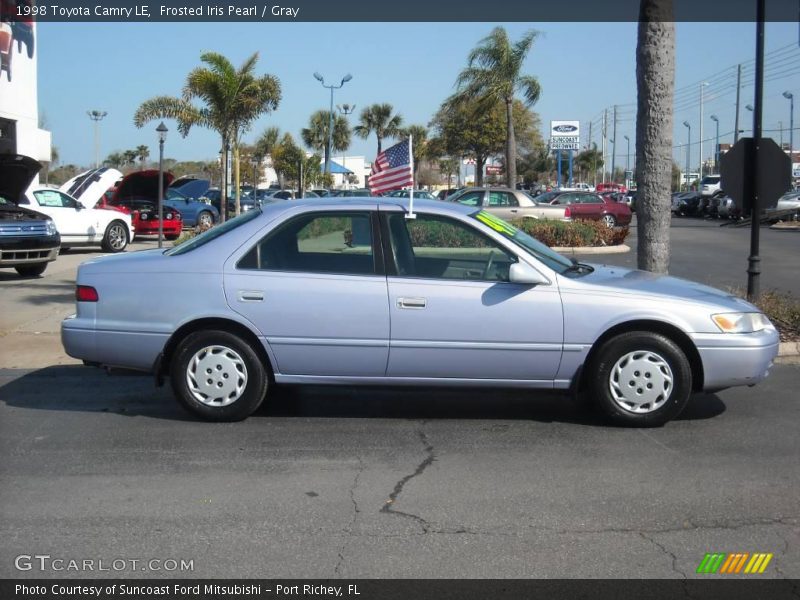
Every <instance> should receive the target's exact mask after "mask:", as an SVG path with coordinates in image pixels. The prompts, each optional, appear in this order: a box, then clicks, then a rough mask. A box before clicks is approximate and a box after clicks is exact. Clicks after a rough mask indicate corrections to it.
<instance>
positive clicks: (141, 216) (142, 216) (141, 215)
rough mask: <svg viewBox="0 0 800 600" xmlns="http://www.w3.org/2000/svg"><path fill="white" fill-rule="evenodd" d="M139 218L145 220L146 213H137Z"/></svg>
mask: <svg viewBox="0 0 800 600" xmlns="http://www.w3.org/2000/svg"><path fill="white" fill-rule="evenodd" d="M139 218H140V219H141V220H142V221H147V213H142V214H140V215H139Z"/></svg>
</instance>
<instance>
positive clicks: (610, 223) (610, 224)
mask: <svg viewBox="0 0 800 600" xmlns="http://www.w3.org/2000/svg"><path fill="white" fill-rule="evenodd" d="M603 222H604V223H605V224H606V227H613V226H614V217H612V216H611V215H606V216H605V217H603Z"/></svg>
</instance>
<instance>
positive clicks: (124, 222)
mask: <svg viewBox="0 0 800 600" xmlns="http://www.w3.org/2000/svg"><path fill="white" fill-rule="evenodd" d="M121 176H122V174H121V173H120V172H119V171H117V170H116V169H94V170H92V171H87V172H86V173H82V174H81V175H78V176H77V177H75V178H73V179H71V180H70V181H68V182H67V183H65V184H64V185H63V186H62V187H61V188H60V189H54V188H50V187H45V186H39V187H34V188H32V189H30V190H28V193H27V194H26V198H25V200H26V201H27V204H28V207H29V208H31V209H33V210H35V211H38V212H40V213H43V214H46V215H47V216H49V217H51V218H52V219H53V221H54V222H55V224H56V229H58V232H59V233H60V234H61V247H62V249H67V248H70V247H73V246H95V245H97V246H100V247H102V249H103V250H104V251H105V252H122V251H123V250H125V248H126V247H127V246H128V243H129V242H130V240H131V239H132V238H133V228H132V226H131V217H130V215H128V214H125V213H123V212H120V211H117V210H109V209H103V208H94V206H95V204H97V202H98V200H99V199H100V198H101V197H102V195H103V193H104V192H105V191H106V190H108V188H110V187H111V186H112V185H114V182H116V181H117V180H118V179H119V178H120V177H121Z"/></svg>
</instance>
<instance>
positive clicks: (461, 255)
mask: <svg viewBox="0 0 800 600" xmlns="http://www.w3.org/2000/svg"><path fill="white" fill-rule="evenodd" d="M414 208H415V212H416V218H407V217H408V216H409V215H407V201H406V200H403V199H394V198H351V199H340V198H335V199H330V200H324V199H322V200H321V199H314V200H313V201H304V200H300V201H297V202H279V203H274V204H268V205H266V206H264V207H263V208H259V209H256V210H253V211H250V212H248V213H246V214H243V215H241V216H240V217H237V218H235V219H233V220H230V221H228V222H227V223H225V224H223V225H220V226H218V227H215V228H213V229H210V230H209V231H207V232H205V233H204V234H202V235H200V236H198V237H196V238H194V239H192V240H189V241H186V242H184V243H182V244H180V245H178V246H176V247H174V248H172V249H170V250H166V251H162V250H157V249H156V250H147V251H142V252H135V253H133V254H127V255H116V256H105V257H102V258H96V259H93V260H90V261H88V262H85V263H83V264H82V265H81V266H80V268H79V270H78V279H77V291H76V295H77V311H78V312H77V315H74V316H72V317H70V318H68V319H66V320H64V322H63V323H62V327H61V336H62V341H63V343H64V347H65V348H66V351H67V353H68V354H69V355H70V356H73V357H75V358H80V359H83V360H84V361H85V362H87V363H89V364H95V365H108V366H118V367H126V368H133V369H141V370H145V371H155V373H156V376H157V378H158V380H159V381H160V380H161V379H162V378H163V377H164V376H167V375H168V376H169V378H170V379H171V382H172V387H173V390H174V392H175V395H176V396H177V398H178V400H179V401H180V402H181V404H182V405H183V406H184V407H186V408H187V409H188V410H190V411H192V412H194V413H196V414H198V415H200V416H202V417H204V418H206V419H211V420H220V421H228V420H237V419H242V418H245V417H247V416H248V415H249V414H251V413H252V412H253V411H254V410H256V408H258V406H259V405H260V404H261V402H262V401H263V400H264V398H265V397H266V395H267V391H268V388H269V386H270V385H272V384H274V383H278V384H280V383H295V384H297V383H315V384H319V383H322V384H346V385H359V384H371V385H375V384H386V385H398V384H411V385H419V384H424V385H431V384H434V385H435V384H442V385H451V386H452V385H463V386H490V387H521V388H542V389H560V390H565V391H573V392H575V391H585V392H586V394H587V396H588V397H589V398H591V399H592V400H593V401H594V402H595V403H596V404H597V405H598V406H599V407H601V408H602V409H603V410H604V411H605V412H606V413H607V414H608V415H609V416H610V417H611V418H612V419H614V420H616V421H617V422H621V423H624V424H630V425H640V426H647V425H657V424H661V423H664V422H666V421H668V420H669V419H671V418H673V417H675V416H676V415H678V413H680V412H681V410H682V409H683V408H684V406H685V405H686V403H687V401H688V398H689V395H690V393H691V392H692V391H693V390H695V391H697V390H707V391H709V390H719V389H722V388H726V387H729V386H735V385H750V384H754V383H756V382H758V381H760V380H762V379H763V378H764V377H766V376H767V372H768V370H769V368H770V366H771V364H772V361H773V359H774V358H775V355H776V354H777V351H778V334H777V331H776V330H775V328H774V327H773V325H772V324H771V323H770V322H769V321H768V320H767V318H766V317H765V316H764V315H763V314H761V313H760V312H758V309H756V308H755V307H754V306H753V305H751V304H748V303H747V302H745V301H743V300H740V299H737V298H735V297H733V296H731V295H728V294H725V293H723V292H720V291H718V290H715V289H713V288H710V287H706V286H703V285H700V284H696V283H692V282H689V281H683V280H680V279H676V278H673V277H668V276H659V275H654V274H651V273H647V272H642V271H632V270H626V269H620V268H617V267H604V266H598V265H594V266H593V265H587V264H581V263H573V262H572V261H570V260H569V259H566V258H564V257H562V256H560V255H559V254H557V253H555V252H553V251H552V250H550V249H549V248H547V247H546V246H544V245H542V244H540V243H539V242H537V241H536V240H534V239H532V238H531V237H529V236H528V235H526V234H525V233H524V232H522V231H520V230H518V229H516V228H515V227H513V226H511V225H509V224H508V223H506V222H505V221H502V220H500V219H498V218H497V217H495V216H493V215H490V214H488V213H486V212H483V211H480V210H476V209H475V208H470V207H466V206H461V205H458V204H451V203H444V202H437V201H422V200H421V201H419V202H418V203H416V204H415V207H414ZM154 303H155V304H156V305H157V306H159V310H157V311H153V310H152V309H151V307H152V306H153V305H154Z"/></svg>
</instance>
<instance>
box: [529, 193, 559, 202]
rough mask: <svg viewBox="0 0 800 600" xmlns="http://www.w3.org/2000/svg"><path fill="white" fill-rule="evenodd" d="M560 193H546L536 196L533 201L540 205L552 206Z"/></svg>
mask: <svg viewBox="0 0 800 600" xmlns="http://www.w3.org/2000/svg"><path fill="white" fill-rule="evenodd" d="M560 193H561V192H545V193H544V194H539V195H538V196H534V198H533V200H534V202H538V203H539V204H550V203H551V202H552V201H553V200H555V199H556V196H558V195H559V194H560Z"/></svg>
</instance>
